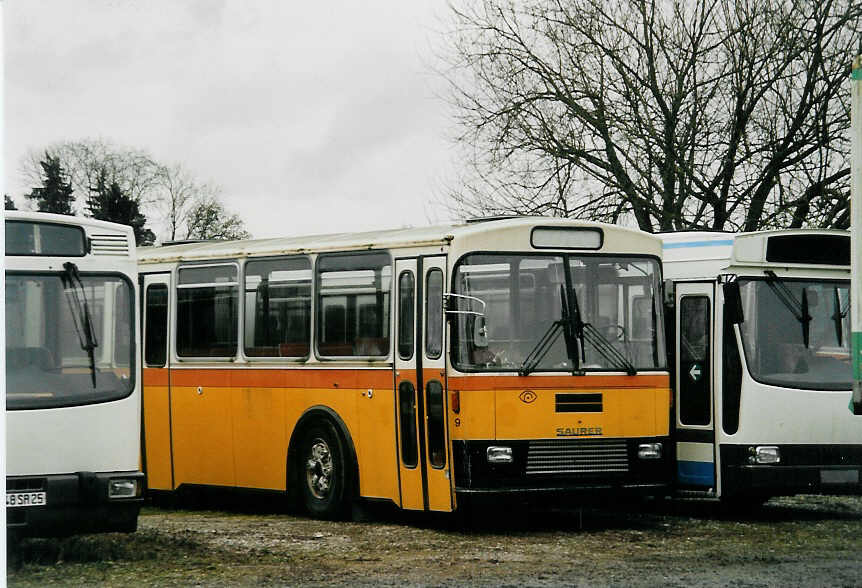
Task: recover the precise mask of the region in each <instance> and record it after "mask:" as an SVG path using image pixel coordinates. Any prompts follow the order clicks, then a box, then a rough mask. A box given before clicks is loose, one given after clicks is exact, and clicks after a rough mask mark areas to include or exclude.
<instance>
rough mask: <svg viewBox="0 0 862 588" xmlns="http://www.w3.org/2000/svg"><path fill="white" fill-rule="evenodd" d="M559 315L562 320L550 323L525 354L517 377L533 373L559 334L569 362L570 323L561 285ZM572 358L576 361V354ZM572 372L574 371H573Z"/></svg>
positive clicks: (570, 349)
mask: <svg viewBox="0 0 862 588" xmlns="http://www.w3.org/2000/svg"><path fill="white" fill-rule="evenodd" d="M560 314H561V315H562V318H560V320H557V321H554V322H553V323H551V325H550V326H549V327H548V330H547V331H545V334H544V335H542V337H541V338H540V339H539V341H538V342H537V343H536V345H535V346H534V347H533V349H532V350H531V351H530V353H528V354H527V357H526V358H524V363H523V364H521V369H520V370H518V374H519V375H521V376H529V375H530V374H531V373H533V371H535V369H536V366H538V365H539V362H540V361H542V359H543V358H544V357H545V356H546V355H547V354H548V351H550V350H551V348H552V347H553V346H554V343H556V342H557V339H559V338H560V333H563V334H564V335H565V340H566V354H567V355H568V356H569V359H570V360H571V358H572V357H573V354H572V321H571V319H570V318H569V309H568V303H567V300H566V296H565V287H564V286H563V285H560ZM574 357H575V358H576V359H577V353H575V354H574ZM572 371H574V369H573V370H572Z"/></svg>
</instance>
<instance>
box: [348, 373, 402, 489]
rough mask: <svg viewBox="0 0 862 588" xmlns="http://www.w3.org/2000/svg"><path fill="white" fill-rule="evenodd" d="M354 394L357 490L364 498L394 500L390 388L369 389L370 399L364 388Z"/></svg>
mask: <svg viewBox="0 0 862 588" xmlns="http://www.w3.org/2000/svg"><path fill="white" fill-rule="evenodd" d="M363 393H364V394H363ZM357 394H358V395H359V402H358V411H357V412H358V413H359V435H358V438H354V443H356V458H357V460H358V461H359V482H360V483H359V493H360V495H361V496H364V497H366V498H388V499H392V500H395V501H396V502H397V501H398V500H397V499H398V472H397V469H396V468H395V463H396V460H397V455H396V438H395V409H394V406H395V394H394V392H393V391H392V390H391V389H376V390H375V389H372V391H371V397H370V398H369V397H368V391H367V390H364V391H359V392H357Z"/></svg>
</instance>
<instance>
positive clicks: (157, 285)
mask: <svg viewBox="0 0 862 588" xmlns="http://www.w3.org/2000/svg"><path fill="white" fill-rule="evenodd" d="M143 289H144V296H143V298H144V320H143V321H142V322H143V328H142V331H143V332H142V335H143V336H142V337H141V345H142V346H143V353H142V354H141V355H142V357H143V366H144V367H148V368H150V367H151V368H165V367H167V365H168V341H169V340H170V338H169V337H168V331H169V330H170V313H171V289H170V286H169V285H168V284H167V283H165V282H153V283H151V284H146V285H145V286H143ZM151 289H163V290H164V291H165V320H164V327H165V337H164V339H163V340H162V347H163V348H162V350H161V353H162V357H163V360H162V362H161V363H150V361H149V360H148V356H147V352H148V351H149V350H150V345H149V342H150V338H149V333H150V330H151V329H150V323H149V320H150V305H149V294H150V290H151Z"/></svg>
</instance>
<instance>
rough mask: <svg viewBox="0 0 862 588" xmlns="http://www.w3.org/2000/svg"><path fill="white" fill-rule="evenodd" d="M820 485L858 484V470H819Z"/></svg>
mask: <svg viewBox="0 0 862 588" xmlns="http://www.w3.org/2000/svg"><path fill="white" fill-rule="evenodd" d="M820 483H821V484H858V483H859V470H820Z"/></svg>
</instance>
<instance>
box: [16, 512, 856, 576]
mask: <svg viewBox="0 0 862 588" xmlns="http://www.w3.org/2000/svg"><path fill="white" fill-rule="evenodd" d="M254 502H255V506H254V507H251V508H250V507H248V506H237V505H236V502H235V499H233V498H229V499H224V498H223V499H216V501H215V502H213V501H212V500H210V501H209V502H208V503H207V509H206V510H205V509H203V508H202V507H200V506H198V507H197V508H196V509H192V510H171V509H160V508H153V507H149V508H146V509H144V511H143V513H142V516H141V518H140V524H139V528H138V532H137V533H135V534H131V535H121V534H106V535H90V536H79V537H72V538H68V539H63V540H57V539H50V540H45V539H30V540H24V541H22V542H20V544H18V545H17V547H10V558H11V563H10V570H9V574H8V582H9V585H10V586H44V585H48V584H57V585H84V584H108V585H118V586H119V585H131V584H134V585H177V586H179V585H182V586H189V585H198V586H234V585H272V586H275V585H309V586H340V585H354V586H370V585H374V586H396V585H397V586H436V585H441V586H455V585H457V586H465V585H466V586H557V585H570V586H659V585H661V586H680V587H691V586H782V587H783V586H862V497H841V498H836V497H795V498H782V499H774V500H772V501H770V502H768V503H767V504H766V505H764V506H762V507H758V508H755V509H752V510H750V511H748V512H745V513H740V512H733V513H728V512H727V511H725V510H723V509H720V508H718V507H717V506H716V505H711V504H697V503H679V502H671V501H657V502H646V503H640V504H628V505H619V506H617V507H616V508H614V509H613V510H611V509H608V508H586V509H583V510H579V509H545V510H536V509H526V508H522V507H513V506H508V507H506V508H504V509H500V510H499V511H493V510H492V511H491V512H490V513H488V514H487V515H486V516H476V517H474V518H471V520H469V521H463V520H461V519H458V518H456V517H451V516H447V517H442V516H428V515H408V514H404V513H395V512H391V511H389V510H387V509H375V510H374V511H372V512H368V511H366V512H365V514H364V516H363V517H362V519H363V520H362V522H326V521H317V520H312V519H308V518H305V517H299V516H294V515H290V514H286V513H284V512H281V511H280V509H279V508H277V507H272V506H271V505H269V504H268V503H267V502H266V501H265V500H261V499H255V501H254ZM197 504H198V505H200V503H199V502H198V503H197ZM186 506H187V505H186ZM213 507H215V508H218V509H219V510H215V509H213Z"/></svg>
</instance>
